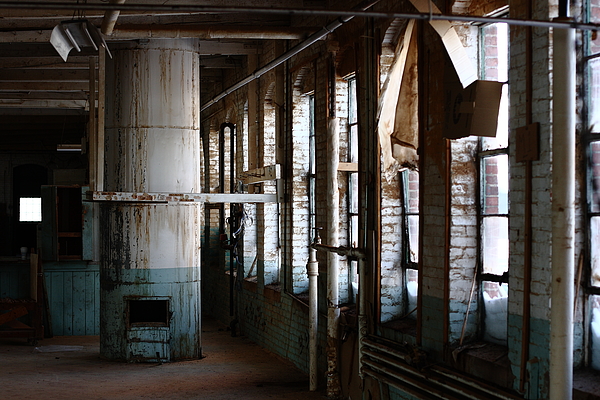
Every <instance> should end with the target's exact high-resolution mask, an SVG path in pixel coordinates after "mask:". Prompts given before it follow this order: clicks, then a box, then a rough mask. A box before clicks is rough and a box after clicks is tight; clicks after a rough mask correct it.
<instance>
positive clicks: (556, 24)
mask: <svg viewBox="0 0 600 400" xmlns="http://www.w3.org/2000/svg"><path fill="white" fill-rule="evenodd" d="M377 2H378V1H377ZM369 7H370V6H369ZM369 7H364V8H363V9H362V10H314V9H313V10H311V9H302V8H285V9H284V8H261V7H237V6H204V5H191V4H181V5H164V4H163V5H158V4H157V5H151V4H104V3H96V4H87V3H79V4H73V3H65V2H18V1H4V2H0V9H20V10H38V9H39V10H69V11H87V10H92V11H107V10H119V11H128V12H129V11H137V12H159V11H161V12H189V13H214V14H218V13H231V12H237V13H253V14H277V15H294V16H298V15H305V16H324V17H331V16H337V17H339V18H341V19H346V18H347V21H348V20H350V19H352V18H353V17H362V18H384V19H386V18H392V19H393V18H401V19H415V20H424V21H457V22H467V23H471V22H477V23H487V24H492V23H496V22H501V23H505V24H509V25H517V26H533V27H538V28H574V29H581V30H592V31H593V30H598V29H600V24H592V23H586V24H584V23H579V22H576V21H546V20H520V19H515V18H499V17H480V16H469V15H448V14H429V13H398V12H382V11H366V10H367V9H368V8H369Z"/></svg>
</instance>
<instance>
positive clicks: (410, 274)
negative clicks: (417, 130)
mask: <svg viewBox="0 0 600 400" xmlns="http://www.w3.org/2000/svg"><path fill="white" fill-rule="evenodd" d="M400 185H401V188H400V189H401V192H402V266H403V269H404V271H403V272H404V282H405V285H404V289H405V290H404V293H405V294H406V300H405V303H404V304H405V305H406V306H405V307H404V308H405V309H404V312H405V314H408V315H410V316H411V317H413V318H416V315H417V314H416V313H415V312H414V311H415V310H416V309H417V289H418V278H419V270H418V265H419V264H418V262H419V173H418V172H416V171H410V170H405V171H403V172H402V173H401V177H400Z"/></svg>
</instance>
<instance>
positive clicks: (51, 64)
mask: <svg viewBox="0 0 600 400" xmlns="http://www.w3.org/2000/svg"><path fill="white" fill-rule="evenodd" d="M89 59H90V58H89V56H69V59H68V61H67V62H64V61H63V59H62V58H60V56H59V55H58V53H56V54H55V55H52V56H48V57H38V56H35V57H3V56H0V69H2V68H31V69H33V68H62V69H68V68H82V67H83V66H85V67H88V66H89Z"/></svg>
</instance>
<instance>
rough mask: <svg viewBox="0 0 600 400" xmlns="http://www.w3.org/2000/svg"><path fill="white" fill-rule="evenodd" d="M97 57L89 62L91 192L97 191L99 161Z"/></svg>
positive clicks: (91, 58)
mask: <svg viewBox="0 0 600 400" xmlns="http://www.w3.org/2000/svg"><path fill="white" fill-rule="evenodd" d="M96 60H97V58H96V57H90V60H89V71H90V79H89V85H90V86H89V89H90V94H89V96H90V97H89V102H90V106H89V107H90V110H89V120H88V121H89V122H88V153H89V163H90V166H89V182H90V190H91V191H95V190H96V179H97V176H96V171H97V166H98V160H97V157H98V156H97V151H98V147H97V143H98V136H97V135H98V133H97V132H98V129H97V128H98V119H97V115H96V75H97V71H96Z"/></svg>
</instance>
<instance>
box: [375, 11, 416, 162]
mask: <svg viewBox="0 0 600 400" xmlns="http://www.w3.org/2000/svg"><path fill="white" fill-rule="evenodd" d="M414 25H415V23H414V20H410V21H409V22H408V24H407V26H406V29H405V31H404V39H403V40H402V42H401V43H399V44H398V47H397V49H396V52H395V55H394V61H393V63H392V67H391V69H390V73H389V74H388V76H387V79H386V81H385V83H384V86H383V90H382V94H381V96H380V100H379V106H378V121H377V130H378V134H379V142H380V146H381V151H382V154H383V167H384V170H385V171H388V170H389V169H390V168H391V167H392V166H393V165H394V164H395V161H398V162H399V163H400V164H401V165H404V164H407V163H408V164H415V165H416V163H417V160H416V159H417V156H416V148H417V145H418V143H417V141H418V139H417V124H418V121H417V118H416V107H417V102H416V101H409V100H410V98H409V96H410V95H411V94H412V92H413V91H414V89H415V88H414V85H412V84H411V82H408V81H407V79H404V76H405V75H406V74H407V69H408V68H409V67H412V64H411V63H412V62H413V61H415V60H413V58H415V57H411V58H410V59H409V51H413V52H415V51H416V43H415V42H414V39H415V36H414ZM411 47H412V50H411ZM408 75H410V74H408ZM413 100H414V99H413ZM398 146H400V147H408V149H407V150H408V154H407V153H406V152H402V151H398V150H397V149H396V148H397V147H398ZM413 153H414V154H413Z"/></svg>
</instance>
